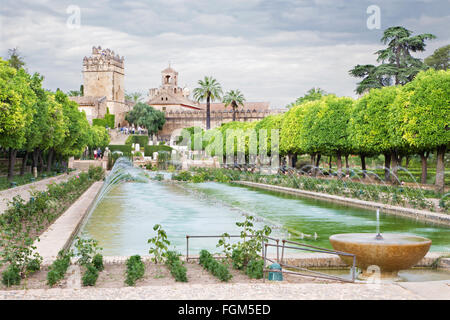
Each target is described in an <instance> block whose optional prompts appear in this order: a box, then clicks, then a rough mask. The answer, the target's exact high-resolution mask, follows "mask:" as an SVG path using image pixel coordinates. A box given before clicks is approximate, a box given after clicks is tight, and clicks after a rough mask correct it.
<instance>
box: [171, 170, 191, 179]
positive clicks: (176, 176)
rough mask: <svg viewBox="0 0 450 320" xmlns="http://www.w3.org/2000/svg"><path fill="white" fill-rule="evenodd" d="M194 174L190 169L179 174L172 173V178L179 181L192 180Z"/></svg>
mask: <svg viewBox="0 0 450 320" xmlns="http://www.w3.org/2000/svg"><path fill="white" fill-rule="evenodd" d="M191 179H192V175H191V173H190V172H189V171H181V172H180V173H178V174H174V175H172V180H177V181H191Z"/></svg>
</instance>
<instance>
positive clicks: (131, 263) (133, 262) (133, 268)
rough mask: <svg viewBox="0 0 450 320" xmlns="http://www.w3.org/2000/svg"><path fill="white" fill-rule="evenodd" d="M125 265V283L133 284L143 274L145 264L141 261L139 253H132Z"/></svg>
mask: <svg viewBox="0 0 450 320" xmlns="http://www.w3.org/2000/svg"><path fill="white" fill-rule="evenodd" d="M126 266H127V270H126V279H125V283H126V284H127V285H129V286H134V284H135V283H136V281H137V280H138V279H140V278H142V277H143V276H144V274H145V264H144V262H142V260H141V256H140V255H134V256H131V257H129V258H128V260H127V262H126Z"/></svg>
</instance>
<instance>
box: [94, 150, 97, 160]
mask: <svg viewBox="0 0 450 320" xmlns="http://www.w3.org/2000/svg"><path fill="white" fill-rule="evenodd" d="M94 160H97V149H94Z"/></svg>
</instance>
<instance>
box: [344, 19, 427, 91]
mask: <svg viewBox="0 0 450 320" xmlns="http://www.w3.org/2000/svg"><path fill="white" fill-rule="evenodd" d="M434 38H436V37H435V36H434V35H432V34H429V33H425V34H419V35H416V36H412V31H410V30H407V29H405V28H404V27H401V26H397V27H390V28H387V29H386V30H384V33H383V37H382V38H381V42H383V43H384V44H387V48H386V49H382V50H378V51H377V52H376V54H377V55H378V58H377V61H378V62H382V64H381V65H379V66H373V65H357V66H355V67H354V68H353V69H352V70H350V71H349V73H350V75H351V76H354V77H358V78H363V80H362V81H361V82H360V83H358V86H357V88H356V90H355V91H356V92H357V93H359V94H361V93H363V92H365V91H368V90H370V89H372V88H381V87H384V86H390V85H392V84H395V85H397V84H406V83H408V82H409V81H411V80H412V79H413V78H414V77H415V75H416V74H417V73H419V72H420V71H421V70H424V69H426V65H425V64H424V63H423V62H422V61H421V60H420V59H418V58H414V57H412V56H411V52H421V51H424V50H425V46H426V44H425V41H426V40H431V39H434Z"/></svg>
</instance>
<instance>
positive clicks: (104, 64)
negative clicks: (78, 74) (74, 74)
mask: <svg viewBox="0 0 450 320" xmlns="http://www.w3.org/2000/svg"><path fill="white" fill-rule="evenodd" d="M124 60H125V59H124V57H123V56H122V57H120V56H119V55H118V54H115V53H114V51H112V50H111V49H102V47H100V46H98V47H92V55H91V56H90V57H84V59H83V71H112V70H116V71H120V70H122V72H123V69H124ZM117 68H118V69H117Z"/></svg>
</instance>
